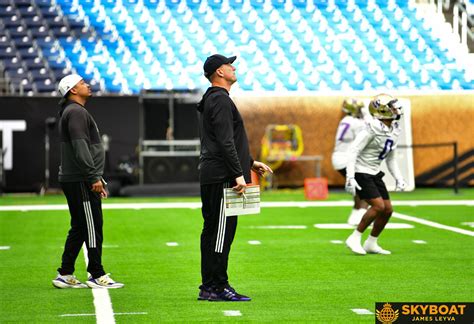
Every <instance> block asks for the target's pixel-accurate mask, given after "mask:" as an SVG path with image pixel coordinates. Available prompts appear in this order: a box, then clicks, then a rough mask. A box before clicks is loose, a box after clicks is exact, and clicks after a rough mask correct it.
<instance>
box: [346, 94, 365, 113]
mask: <svg viewBox="0 0 474 324" xmlns="http://www.w3.org/2000/svg"><path fill="white" fill-rule="evenodd" d="M362 107H364V103H363V102H362V101H361V100H358V99H355V98H348V99H345V100H344V102H343V103H342V111H343V112H345V113H346V114H348V115H351V116H353V117H360V116H361V112H360V110H361V108H362Z"/></svg>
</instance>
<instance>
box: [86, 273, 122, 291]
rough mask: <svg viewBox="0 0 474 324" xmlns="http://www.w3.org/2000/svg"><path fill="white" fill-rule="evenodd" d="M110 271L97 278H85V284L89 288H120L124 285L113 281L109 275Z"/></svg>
mask: <svg viewBox="0 0 474 324" xmlns="http://www.w3.org/2000/svg"><path fill="white" fill-rule="evenodd" d="M109 275H110V273H107V274H105V275H103V276H102V277H99V278H95V279H94V278H92V277H90V278H89V279H87V281H86V284H87V285H88V286H89V287H90V288H107V289H116V288H122V287H123V286H124V284H123V283H120V282H115V281H114V280H113V279H112V278H110V277H109Z"/></svg>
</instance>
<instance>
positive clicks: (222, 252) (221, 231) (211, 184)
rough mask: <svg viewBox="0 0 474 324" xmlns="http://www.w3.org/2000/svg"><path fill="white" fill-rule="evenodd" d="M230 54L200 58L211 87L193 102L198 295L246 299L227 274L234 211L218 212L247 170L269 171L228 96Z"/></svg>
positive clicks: (232, 75)
mask: <svg viewBox="0 0 474 324" xmlns="http://www.w3.org/2000/svg"><path fill="white" fill-rule="evenodd" d="M235 59H236V57H235V56H232V57H225V56H223V55H219V54H215V55H212V56H210V57H208V58H207V59H206V62H205V63H204V75H205V76H206V78H207V79H208V80H209V81H210V82H211V84H212V86H211V87H210V88H208V89H207V91H206V93H205V94H204V96H203V98H202V100H201V102H200V103H199V104H198V111H199V112H200V120H199V129H200V136H201V156H200V163H199V179H200V183H201V201H202V215H203V218H204V226H203V230H202V233H201V276H202V284H201V285H200V286H199V289H200V292H199V296H198V299H199V300H211V301H249V300H251V298H249V297H247V296H244V295H241V294H238V293H237V292H236V291H235V289H233V288H232V287H231V286H230V284H229V280H228V276H227V265H228V257H229V252H230V246H231V244H232V241H233V239H234V235H235V230H236V228H237V216H228V217H226V215H225V214H224V206H223V190H224V189H225V188H231V187H232V189H233V190H235V191H236V192H238V193H244V192H245V188H246V186H247V183H249V182H251V179H250V170H251V169H252V170H254V171H255V172H257V173H258V174H260V175H263V174H265V172H267V171H268V172H272V170H271V169H270V167H268V166H267V165H265V164H264V163H262V162H258V161H254V160H253V159H252V157H251V156H250V152H249V143H248V139H247V134H246V132H245V128H244V123H243V120H242V117H241V116H240V113H239V111H238V110H237V107H236V106H235V104H234V102H233V101H232V99H230V97H229V91H230V88H231V86H232V84H233V83H234V82H235V81H237V77H236V75H235V67H234V66H232V63H233V62H234V61H235Z"/></svg>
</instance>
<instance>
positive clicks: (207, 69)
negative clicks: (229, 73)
mask: <svg viewBox="0 0 474 324" xmlns="http://www.w3.org/2000/svg"><path fill="white" fill-rule="evenodd" d="M236 58H237V56H230V57H225V56H224V55H221V54H214V55H211V56H209V57H208V58H207V59H206V62H204V76H205V77H206V78H208V79H209V78H210V77H211V75H212V73H214V72H216V70H217V69H218V68H219V67H220V66H221V65H223V64H229V63H230V64H232V63H234V61H235V59H236Z"/></svg>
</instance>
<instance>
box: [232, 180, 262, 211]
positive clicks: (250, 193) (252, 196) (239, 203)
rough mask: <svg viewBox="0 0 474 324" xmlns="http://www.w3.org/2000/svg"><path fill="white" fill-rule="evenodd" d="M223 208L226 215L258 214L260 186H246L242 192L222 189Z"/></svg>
mask: <svg viewBox="0 0 474 324" xmlns="http://www.w3.org/2000/svg"><path fill="white" fill-rule="evenodd" d="M224 210H225V215H226V216H237V215H249V214H260V187H259V186H248V187H247V188H246V189H245V192H244V193H243V194H238V193H237V192H235V191H234V190H233V189H232V188H227V189H224Z"/></svg>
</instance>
